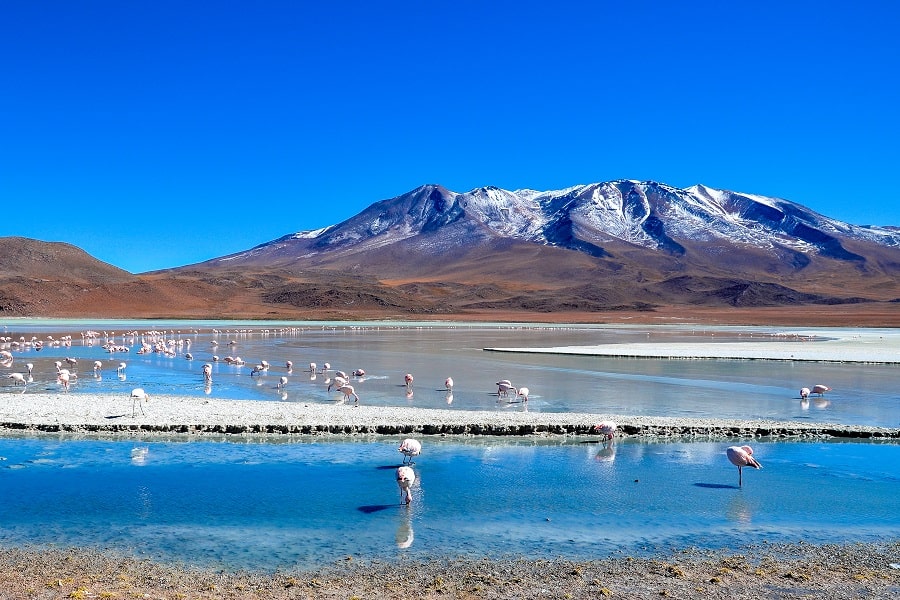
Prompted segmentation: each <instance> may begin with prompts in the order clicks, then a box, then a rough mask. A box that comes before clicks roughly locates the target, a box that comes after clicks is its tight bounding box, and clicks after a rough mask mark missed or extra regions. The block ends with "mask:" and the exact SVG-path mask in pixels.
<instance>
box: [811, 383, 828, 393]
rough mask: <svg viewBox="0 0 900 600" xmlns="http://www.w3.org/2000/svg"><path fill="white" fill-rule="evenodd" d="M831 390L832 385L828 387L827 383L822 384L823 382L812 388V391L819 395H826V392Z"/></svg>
mask: <svg viewBox="0 0 900 600" xmlns="http://www.w3.org/2000/svg"><path fill="white" fill-rule="evenodd" d="M830 391H831V388H830V387H828V386H827V385H822V384H821V383H817V384H816V385H814V386H813V388H812V393H813V394H818V395H819V396H824V395H825V392H830Z"/></svg>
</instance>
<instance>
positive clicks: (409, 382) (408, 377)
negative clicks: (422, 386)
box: [403, 373, 413, 389]
mask: <svg viewBox="0 0 900 600" xmlns="http://www.w3.org/2000/svg"><path fill="white" fill-rule="evenodd" d="M403 381H404V382H405V383H406V389H410V388H411V387H412V384H413V376H412V373H407V374H406V375H404V376H403Z"/></svg>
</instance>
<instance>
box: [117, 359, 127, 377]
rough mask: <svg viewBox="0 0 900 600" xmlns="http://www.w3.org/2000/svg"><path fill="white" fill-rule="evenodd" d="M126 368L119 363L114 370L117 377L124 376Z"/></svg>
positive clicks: (125, 365)
mask: <svg viewBox="0 0 900 600" xmlns="http://www.w3.org/2000/svg"><path fill="white" fill-rule="evenodd" d="M126 367H128V365H127V364H125V363H123V362H120V363H119V366H118V367H117V368H116V373H118V374H119V375H124V374H125V368H126Z"/></svg>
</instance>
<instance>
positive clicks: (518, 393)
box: [516, 387, 530, 402]
mask: <svg viewBox="0 0 900 600" xmlns="http://www.w3.org/2000/svg"><path fill="white" fill-rule="evenodd" d="M529 391H530V390H529V389H528V388H527V387H520V388H519V389H517V390H516V400H518V399H519V396H521V397H522V402H528V392H529Z"/></svg>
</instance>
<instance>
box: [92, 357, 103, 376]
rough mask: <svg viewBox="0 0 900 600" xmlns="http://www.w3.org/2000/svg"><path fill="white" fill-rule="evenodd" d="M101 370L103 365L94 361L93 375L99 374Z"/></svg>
mask: <svg viewBox="0 0 900 600" xmlns="http://www.w3.org/2000/svg"><path fill="white" fill-rule="evenodd" d="M102 368H103V363H102V362H100V361H99V360H95V361H94V373H95V374H96V373H99V372H100V369H102Z"/></svg>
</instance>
